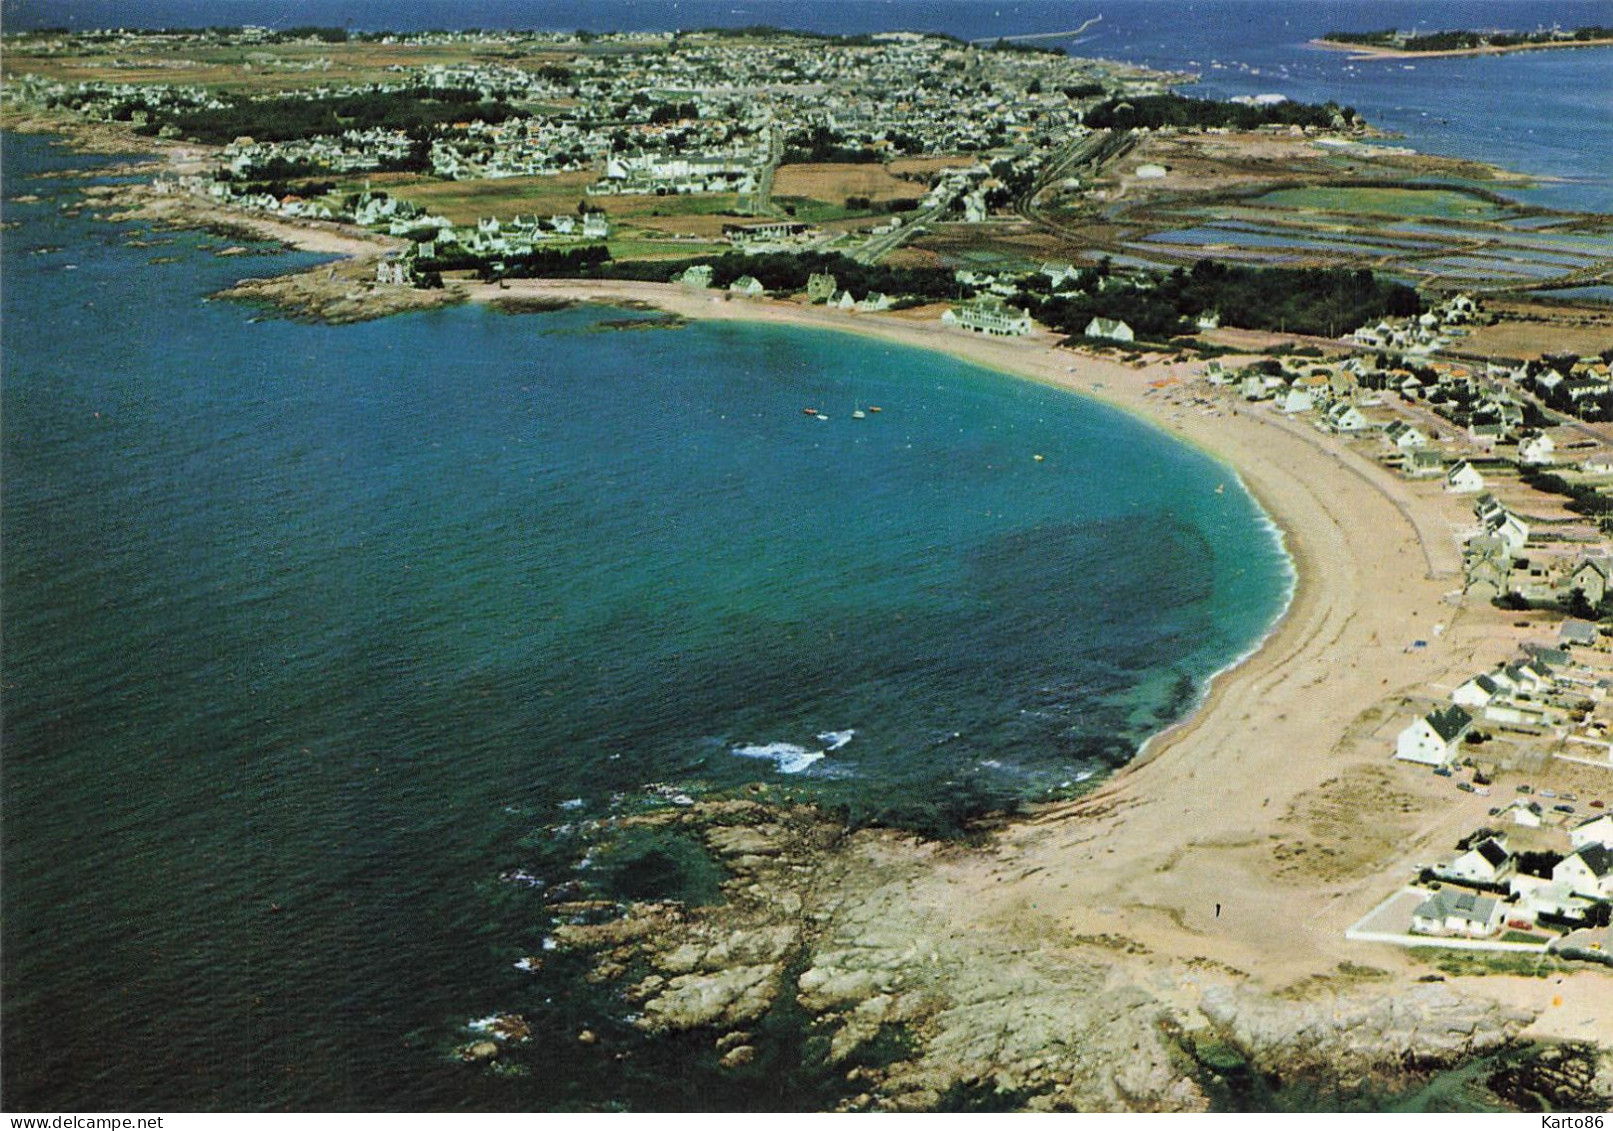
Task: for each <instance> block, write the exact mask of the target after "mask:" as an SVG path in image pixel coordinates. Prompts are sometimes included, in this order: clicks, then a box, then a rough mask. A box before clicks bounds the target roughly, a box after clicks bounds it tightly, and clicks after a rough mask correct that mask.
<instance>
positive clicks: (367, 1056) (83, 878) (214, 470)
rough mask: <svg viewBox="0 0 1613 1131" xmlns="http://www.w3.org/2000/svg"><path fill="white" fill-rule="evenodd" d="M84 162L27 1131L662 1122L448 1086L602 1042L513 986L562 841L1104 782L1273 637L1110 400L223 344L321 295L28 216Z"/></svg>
mask: <svg viewBox="0 0 1613 1131" xmlns="http://www.w3.org/2000/svg"><path fill="white" fill-rule="evenodd" d="M89 163H90V159H88V158H84V157H82V156H79V155H73V154H67V153H64V152H62V151H60V150H53V149H51V148H50V147H49V146H47V145H46V144H45V143H44V142H43V141H42V140H41V139H37V138H17V137H13V136H7V137H6V138H5V150H4V173H5V179H6V183H5V190H4V191H5V194H6V196H7V198H8V199H10V198H11V197H14V196H15V195H18V194H21V193H25V192H28V193H36V194H39V195H40V196H41V197H42V198H43V199H42V200H41V201H40V202H39V203H35V204H28V203H22V204H17V203H10V204H8V206H7V209H6V216H7V219H8V220H15V221H17V223H18V226H17V227H15V228H13V229H12V230H9V231H7V232H6V233H5V239H4V243H3V252H4V272H5V274H4V283H5V287H4V311H3V316H4V327H5V333H4V339H3V346H4V359H3V360H4V386H3V404H0V409H3V420H4V430H3V445H4V446H3V460H4V480H3V482H4V495H3V514H0V519H3V530H0V534H3V542H0V552H3V561H0V565H3V570H4V589H3V614H4V615H3V621H0V623H3V638H0V644H3V652H4V702H3V709H4V718H3V724H4V736H5V757H4V762H3V766H0V772H3V787H4V797H5V804H6V821H5V828H4V875H5V883H4V889H3V893H0V897H3V901H4V999H5V1014H6V1024H5V1035H4V1039H5V1049H4V1052H5V1056H4V1084H5V1090H6V1102H7V1106H8V1107H11V1108H13V1110H17V1109H29V1108H37V1107H45V1106H49V1107H53V1108H55V1107H61V1106H67V1107H79V1108H83V1107H94V1108H103V1109H104V1108H140V1107H152V1106H154V1107H166V1108H179V1109H185V1108H195V1107H226V1108H233V1107H245V1108H260V1107H267V1108H279V1107H302V1108H312V1107H376V1108H411V1107H422V1106H424V1107H461V1106H465V1107H502V1106H512V1107H517V1106H523V1105H536V1106H546V1105H553V1104H559V1103H582V1104H593V1103H599V1102H603V1100H604V1099H606V1098H607V1097H609V1096H611V1095H615V1096H616V1097H617V1098H618V1099H621V1098H622V1096H623V1095H628V1096H631V1095H632V1094H634V1092H633V1089H634V1086H635V1085H633V1084H632V1082H631V1081H629V1082H627V1083H623V1081H622V1080H621V1078H620V1077H619V1075H618V1076H611V1075H609V1073H610V1072H613V1071H614V1072H618V1073H619V1071H620V1070H619V1069H610V1068H609V1067H608V1066H607V1065H603V1064H601V1065H596V1066H595V1067H593V1068H590V1067H588V1066H587V1065H586V1064H584V1065H582V1066H580V1067H579V1066H576V1065H573V1066H571V1067H570V1068H568V1069H567V1071H566V1072H565V1073H564V1075H563V1077H562V1078H558V1079H562V1080H563V1087H562V1086H561V1083H559V1082H557V1078H551V1079H547V1080H544V1079H531V1078H529V1079H527V1080H524V1081H509V1080H495V1079H491V1078H488V1077H486V1076H483V1075H480V1074H478V1072H477V1071H475V1070H470V1069H467V1068H464V1067H462V1066H460V1065H458V1064H454V1063H452V1062H450V1061H449V1060H448V1059H447V1056H446V1053H447V1051H448V1049H449V1048H450V1047H451V1046H452V1045H453V1044H454V1043H455V1042H456V1041H462V1040H464V1039H465V1031H464V1025H465V1023H466V1022H467V1021H468V1020H469V1019H470V1018H472V1017H475V1016H479V1015H481V1014H485V1013H487V1012H489V1011H490V1010H493V1009H512V1010H517V1011H525V1012H528V1013H531V1014H533V1015H534V1016H538V1017H540V1019H541V1018H549V1021H548V1022H543V1023H550V1022H552V1023H553V1024H556V1025H559V1024H561V1023H562V1020H560V1018H561V1016H562V1015H564V1017H565V1022H564V1023H566V1024H570V1023H571V1022H572V1021H575V1017H573V1016H571V1014H568V1013H566V1011H567V1010H573V1011H577V1010H585V1009H601V1008H604V1007H603V1006H601V1005H600V1004H599V1003H597V1002H592V1003H591V1002H590V1001H589V1000H588V999H585V998H582V997H579V998H576V999H575V1000H573V999H572V998H568V997H566V996H565V995H567V994H568V993H570V992H571V988H570V987H568V986H567V985H566V984H565V983H564V981H563V971H557V972H556V973H554V974H553V975H552V976H550V977H549V978H548V980H534V979H531V978H530V977H529V976H527V975H524V974H522V973H520V972H518V971H515V970H513V969H512V966H511V963H512V962H513V960H514V958H515V957H517V956H519V955H521V954H525V953H531V951H532V949H533V948H534V947H536V946H537V945H538V939H539V937H540V936H541V934H542V933H543V931H544V930H545V929H546V926H547V920H546V918H545V917H544V915H543V911H542V903H541V898H540V896H539V895H538V894H537V893H536V892H533V891H528V890H527V889H524V888H521V887H520V886H519V885H509V884H501V883H500V882H499V881H498V876H499V875H500V874H501V873H506V872H509V871H510V870H512V869H520V868H538V867H540V866H542V867H548V866H551V865H552V864H553V860H552V859H550V858H549V857H548V856H546V855H545V851H546V848H545V846H546V843H547V839H548V837H549V834H548V833H545V832H543V831H541V830H544V829H546V828H547V827H548V826H550V825H552V824H553V823H555V822H558V821H565V820H570V819H573V818H578V817H582V818H587V817H597V816H601V815H606V814H609V813H611V812H613V811H620V809H621V808H622V807H623V806H624V805H633V804H641V803H644V800H645V799H646V798H647V797H648V794H647V793H646V787H647V786H649V785H651V784H652V783H670V784H672V785H674V786H676V787H677V788H679V789H684V790H688V791H690V792H696V793H698V792H700V791H703V790H710V789H720V788H727V787H737V786H740V785H742V784H743V783H746V782H751V781H765V782H769V783H772V784H773V785H774V786H782V785H787V786H789V787H791V789H792V790H793V791H794V792H796V793H797V794H800V795H805V796H811V797H817V798H821V799H823V800H825V801H827V802H830V803H834V804H844V805H846V806H847V807H848V808H849V809H850V810H851V811H852V812H853V813H854V814H855V815H858V816H862V817H870V816H880V815H883V816H884V817H886V818H888V819H894V820H898V821H901V820H905V819H917V816H916V815H917V814H919V813H921V812H922V811H924V810H926V809H927V808H928V807H933V806H935V805H938V804H939V805H945V804H947V803H948V802H949V801H951V800H954V799H957V798H965V799H968V800H970V801H971V802H975V801H980V800H994V801H999V802H1001V801H1006V800H1009V799H1014V798H1034V797H1039V796H1046V795H1048V793H1049V792H1054V793H1057V792H1061V791H1065V790H1068V789H1070V788H1078V787H1079V783H1080V782H1081V781H1083V780H1087V781H1091V780H1095V778H1096V777H1098V776H1101V775H1102V774H1103V773H1104V772H1106V771H1107V770H1108V768H1109V767H1111V766H1113V765H1115V764H1118V763H1119V762H1122V761H1124V760H1125V758H1126V757H1128V756H1129V755H1130V753H1131V751H1132V750H1133V749H1134V747H1135V745H1136V743H1137V742H1139V741H1140V740H1141V739H1142V738H1144V737H1145V736H1146V735H1148V734H1149V733H1152V732H1153V731H1155V730H1157V729H1158V728H1159V727H1160V726H1162V725H1164V724H1165V723H1167V722H1169V721H1170V720H1172V719H1174V718H1176V717H1179V716H1180V715H1181V713H1182V712H1183V711H1184V710H1185V709H1187V707H1188V706H1189V704H1190V702H1191V699H1192V697H1193V695H1194V694H1195V693H1196V689H1197V688H1198V687H1199V686H1201V685H1202V683H1203V681H1204V680H1205V679H1206V678H1207V677H1208V676H1209V675H1210V674H1211V673H1212V672H1214V671H1216V670H1217V669H1219V668H1220V667H1222V666H1224V665H1225V664H1226V663H1228V662H1229V661H1230V660H1231V659H1233V658H1234V657H1235V656H1237V655H1239V654H1240V653H1242V652H1244V651H1245V650H1246V649H1248V648H1249V647H1250V646H1251V645H1252V644H1253V643H1254V642H1255V641H1256V640H1257V639H1258V638H1259V637H1260V636H1261V634H1262V633H1263V632H1264V631H1265V630H1266V629H1267V627H1268V626H1269V624H1270V623H1271V621H1272V619H1273V618H1274V616H1275V615H1276V614H1277V612H1278V611H1279V609H1280V607H1281V604H1282V602H1283V600H1284V597H1285V593H1286V590H1287V586H1288V581H1289V567H1288V564H1287V560H1286V558H1285V556H1284V555H1283V554H1282V552H1281V549H1280V547H1279V545H1278V543H1277V540H1276V538H1275V537H1274V535H1273V533H1272V531H1271V529H1270V528H1269V526H1268V525H1267V524H1265V522H1264V520H1263V517H1262V515H1261V513H1260V512H1259V510H1258V508H1257V507H1256V506H1255V504H1254V503H1253V502H1252V500H1250V499H1249V498H1248V496H1247V495H1245V494H1244V493H1243V492H1242V491H1241V490H1240V489H1239V488H1238V485H1237V483H1236V481H1235V480H1234V479H1233V478H1232V476H1231V475H1230V473H1229V472H1228V471H1226V470H1225V469H1224V468H1222V467H1221V466H1219V465H1217V464H1216V463H1214V462H1213V461H1211V460H1210V459H1208V458H1206V457H1205V456H1203V455H1201V454H1200V453H1198V452H1196V451H1193V450H1190V449H1187V448H1184V447H1182V446H1180V445H1179V444H1177V443H1175V442H1173V441H1172V440H1170V439H1169V438H1167V437H1166V436H1164V435H1163V434H1161V433H1159V432H1156V431H1153V430H1151V429H1148V428H1146V427H1143V426H1141V425H1139V424H1138V423H1136V422H1134V421H1132V420H1130V419H1128V418H1126V417H1124V416H1123V415H1120V414H1118V413H1115V412H1113V411H1110V410H1108V409H1105V408H1103V407H1101V406H1098V405H1096V404H1093V403H1089V402H1086V401H1083V400H1081V399H1079V398H1076V397H1072V396H1070V395H1068V394H1064V393H1060V392H1057V391H1054V390H1050V389H1046V388H1042V387H1039V386H1037V385H1034V384H1030V383H1027V382H1023V381H1019V380H1014V379H1010V378H1007V377H1004V376H1001V375H998V374H994V373H989V372H985V371H982V370H979V369H976V368H972V367H969V366H966V365H963V364H960V363H958V362H954V361H951V360H949V359H947V358H944V357H941V356H938V355H934V354H928V353H922V352H918V351H913V350H907V349H898V348H896V347H893V346H888V345H884V344H880V343H877V342H873V341H870V340H865V339H860V338H855V337H850V336H844V335H835V334H827V333H818V332H808V331H794V330H782V329H777V328H764V327H761V326H755V325H717V324H696V325H689V326H684V327H681V328H665V327H655V326H651V327H650V328H638V329H633V330H622V329H613V328H611V327H610V326H609V325H607V323H614V322H615V321H617V320H621V319H636V320H639V322H640V324H641V326H642V325H644V320H645V318H646V316H645V315H642V314H637V313H633V312H622V311H603V310H583V309H578V310H570V311H565V312H561V313H553V314H544V315H527V316H515V317H512V316H506V315H501V314H498V313H495V312H492V311H489V310H487V309H483V308H460V309H452V310H447V311H442V312H437V313H428V314H421V315H414V316H408V317H402V318H395V319H391V320H387V321H384V322H374V323H368V324H363V325H356V326H346V327H328V326H315V325H306V324H300V323H296V322H292V321H288V320H285V319H283V318H281V317H279V316H276V315H273V314H272V313H266V312H262V311H258V310H255V309H254V308H251V307H248V306H243V305H239V304H234V303H225V302H208V301H205V296H206V295H208V294H209V293H210V292H212V291H214V290H216V289H218V288H220V287H222V286H225V285H227V284H229V283H230V282H232V281H234V280H235V279H236V278H238V277H240V276H241V275H243V274H253V273H266V272H270V271H279V270H287V269H291V268H293V267H298V266H305V265H308V264H311V263H314V262H317V260H316V258H315V257H311V256H307V255H300V254H296V255H281V256H277V257H273V258H250V257H219V256H218V255H217V254H216V252H217V251H218V250H221V249H222V248H223V247H224V246H226V245H227V244H228V243H229V242H230V241H229V240H227V239H224V238H222V237H218V236H208V235H205V234H201V233H156V232H149V231H145V230H143V229H139V228H136V227H133V226H130V225H114V224H110V223H106V222H101V221H97V220H95V219H94V218H92V217H91V216H90V215H88V214H86V215H82V216H76V217H75V216H72V215H69V214H67V213H66V212H64V211H63V209H64V208H71V207H72V206H74V205H75V204H76V203H78V197H77V182H75V181H73V180H71V179H34V178H33V174H36V173H42V172H47V173H48V172H50V171H52V170H61V169H64V168H70V167H72V168H82V167H84V166H85V165H86V164H89ZM136 240H138V241H141V242H143V243H146V244H148V245H149V246H134V245H132V243H131V241H136ZM252 250H253V251H254V252H265V251H267V250H268V249H264V248H259V247H256V246H253V247H252ZM162 260H171V261H168V262H163V261H162ZM154 261H156V262H154ZM871 404H877V405H879V406H881V407H882V409H883V411H882V412H880V413H878V414H872V415H870V416H869V417H868V418H867V419H863V420H854V419H852V417H851V412H852V409H853V408H854V407H856V406H859V405H861V406H868V405H871ZM806 406H811V407H815V408H818V409H820V410H821V411H823V412H824V413H826V414H828V415H829V416H830V420H828V421H826V422H825V421H819V420H817V419H816V418H814V417H808V416H806V415H805V414H804V413H803V412H802V409H803V408H804V407H806ZM1037 454H1040V455H1042V456H1043V457H1044V459H1043V460H1042V461H1040V462H1038V461H1036V460H1035V459H1034V458H1033V456H1035V455H1037ZM1223 483H1224V484H1225V485H1226V489H1225V491H1224V492H1222V493H1217V488H1218V487H1219V486H1220V485H1222V484H1223ZM819 752H823V753H822V756H821V757H819V756H817V755H818V754H819ZM547 878H548V879H550V880H554V879H557V878H558V879H563V878H565V877H564V876H554V875H550V876H548V877H547ZM545 995H547V996H548V997H549V1004H548V1006H544V1004H543V1003H542V1001H540V1000H537V999H539V998H541V997H543V996H545ZM556 995H558V997H557V996H556ZM557 1000H558V1001H559V1004H556V1001H557ZM568 1002H569V1003H570V1004H567V1003H568ZM545 1009H548V1010H549V1011H550V1012H548V1013H546V1012H545ZM555 1011H558V1012H555ZM586 1019H587V1020H588V1022H589V1023H590V1024H594V1025H596V1026H608V1025H609V1024H610V1019H609V1018H608V1017H601V1016H599V1015H598V1014H589V1015H588V1016H587V1018H586ZM572 1031H574V1030H572ZM540 1036H541V1035H540ZM591 1072H594V1073H597V1075H594V1076H591V1075H590V1073H591ZM557 1089H559V1090H557ZM642 1094H644V1095H650V1094H652V1093H651V1092H643V1093H642ZM741 1098H743V1097H741ZM647 1102H649V1101H647ZM655 1102H663V1103H664V1102H672V1101H671V1100H669V1099H668V1098H667V1097H666V1096H664V1095H661V1096H660V1098H659V1100H657V1101H655ZM691 1102H692V1101H691ZM758 1102H759V1101H758Z"/></svg>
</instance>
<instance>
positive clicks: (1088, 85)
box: [1059, 82, 1104, 99]
mask: <svg viewBox="0 0 1613 1131" xmlns="http://www.w3.org/2000/svg"><path fill="white" fill-rule="evenodd" d="M1103 92H1104V89H1103V84H1102V83H1101V82H1078V83H1072V84H1071V85H1069V86H1061V87H1059V93H1061V94H1063V95H1064V97H1065V98H1069V99H1076V98H1096V97H1098V96H1099V95H1100V94H1102V93H1103Z"/></svg>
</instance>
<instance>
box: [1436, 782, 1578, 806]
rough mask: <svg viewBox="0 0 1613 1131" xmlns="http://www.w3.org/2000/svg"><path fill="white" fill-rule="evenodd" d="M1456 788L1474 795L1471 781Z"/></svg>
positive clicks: (1460, 783)
mask: <svg viewBox="0 0 1613 1131" xmlns="http://www.w3.org/2000/svg"><path fill="white" fill-rule="evenodd" d="M1456 788H1457V789H1459V790H1461V791H1462V792H1463V793H1472V792H1473V783H1472V782H1470V781H1459V782H1457V783H1456ZM1558 808H1561V806H1558Z"/></svg>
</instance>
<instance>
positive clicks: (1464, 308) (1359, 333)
mask: <svg viewBox="0 0 1613 1131" xmlns="http://www.w3.org/2000/svg"><path fill="white" fill-rule="evenodd" d="M1478 318H1479V308H1478V304H1477V303H1475V302H1474V301H1473V299H1472V298H1471V297H1470V296H1468V295H1456V296H1454V297H1452V298H1450V299H1447V300H1446V301H1445V302H1443V303H1441V304H1440V305H1439V306H1438V307H1436V308H1435V309H1433V310H1428V311H1424V312H1423V313H1422V314H1419V315H1417V316H1416V317H1414V318H1395V319H1381V320H1380V321H1379V322H1377V323H1376V324H1375V325H1372V326H1362V327H1361V328H1360V329H1358V330H1356V331H1355V332H1354V333H1352V334H1350V335H1349V337H1348V338H1346V339H1345V340H1346V341H1348V342H1350V343H1351V344H1352V345H1357V346H1363V347H1365V348H1367V349H1381V350H1391V351H1393V352H1395V353H1398V354H1430V353H1433V352H1434V351H1435V350H1439V349H1444V348H1445V347H1446V346H1448V345H1450V343H1451V340H1452V339H1453V338H1456V337H1460V336H1462V335H1463V334H1465V333H1466V332H1467V331H1466V329H1465V327H1467V326H1470V325H1472V324H1473V323H1474V322H1475V321H1477V320H1478Z"/></svg>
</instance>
